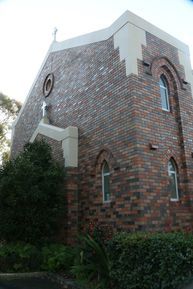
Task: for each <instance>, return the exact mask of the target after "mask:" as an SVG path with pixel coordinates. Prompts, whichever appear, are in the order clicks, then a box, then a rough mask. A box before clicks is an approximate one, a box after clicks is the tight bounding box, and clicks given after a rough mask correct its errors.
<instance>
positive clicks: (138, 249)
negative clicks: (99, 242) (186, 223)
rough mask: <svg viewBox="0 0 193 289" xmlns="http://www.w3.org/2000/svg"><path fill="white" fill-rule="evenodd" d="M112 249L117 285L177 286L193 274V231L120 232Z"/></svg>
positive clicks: (139, 288)
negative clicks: (187, 232) (188, 232)
mask: <svg viewBox="0 0 193 289" xmlns="http://www.w3.org/2000/svg"><path fill="white" fill-rule="evenodd" d="M108 252H109V257H110V263H111V270H110V272H111V278H112V280H113V282H114V287H115V288H120V289H177V288H181V287H180V286H181V285H182V284H183V283H185V282H186V281H188V280H189V278H190V277H191V276H192V274H193V236H192V235H191V234H183V233H163V234H162V233H154V234H153V233H152V234H150V233H149V234H148V233H138V234H129V233H120V234H117V235H116V236H115V237H114V238H113V239H112V240H111V241H110V243H109V246H108ZM116 285H117V287H116Z"/></svg>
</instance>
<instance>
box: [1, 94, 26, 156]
mask: <svg viewBox="0 0 193 289" xmlns="http://www.w3.org/2000/svg"><path fill="white" fill-rule="evenodd" d="M20 108H21V103H20V102H19V101H17V100H15V99H10V98H9V97H8V96H6V95H4V94H2V93H0V158H2V157H3V155H4V157H5V156H8V151H9V147H10V131H11V125H12V123H13V121H14V120H15V118H16V116H17V115H18V112H19V110H20Z"/></svg>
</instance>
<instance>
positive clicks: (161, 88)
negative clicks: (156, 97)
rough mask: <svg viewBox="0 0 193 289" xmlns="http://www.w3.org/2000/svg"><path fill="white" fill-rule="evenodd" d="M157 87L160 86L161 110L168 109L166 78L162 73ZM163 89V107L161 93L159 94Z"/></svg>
mask: <svg viewBox="0 0 193 289" xmlns="http://www.w3.org/2000/svg"><path fill="white" fill-rule="evenodd" d="M161 81H162V82H163V83H164V85H162V84H161ZM159 87H160V98H161V106H162V110H165V111H170V103H169V91H168V85H167V82H166V79H165V76H164V75H161V76H160V80H159ZM163 90H164V95H165V101H166V104H167V108H165V107H163V105H162V94H161V91H163Z"/></svg>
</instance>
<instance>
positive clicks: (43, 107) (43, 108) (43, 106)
mask: <svg viewBox="0 0 193 289" xmlns="http://www.w3.org/2000/svg"><path fill="white" fill-rule="evenodd" d="M46 108H47V104H46V103H45V101H43V103H42V106H41V109H42V116H43V117H45V116H46Z"/></svg>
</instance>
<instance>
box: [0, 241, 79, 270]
mask: <svg viewBox="0 0 193 289" xmlns="http://www.w3.org/2000/svg"><path fill="white" fill-rule="evenodd" d="M73 261H74V249H72V248H71V247H69V246H68V247H67V246H64V245H62V244H49V245H44V246H43V247H36V246H34V245H30V244H25V243H10V244H1V245H0V273H2V272H3V273H8V272H32V271H36V272H37V271H42V270H43V271H48V272H56V271H57V272H58V271H60V270H62V271H65V272H68V271H69V270H70V267H71V266H72V264H73Z"/></svg>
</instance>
